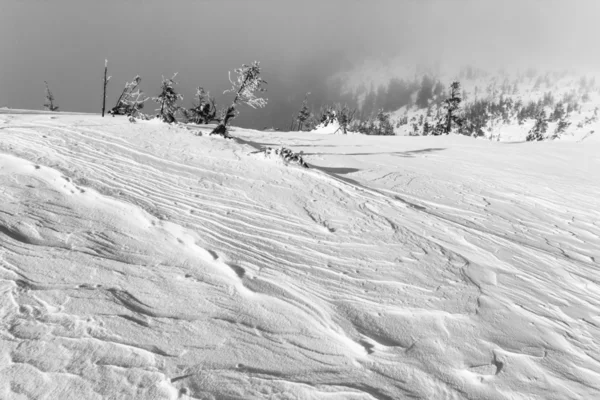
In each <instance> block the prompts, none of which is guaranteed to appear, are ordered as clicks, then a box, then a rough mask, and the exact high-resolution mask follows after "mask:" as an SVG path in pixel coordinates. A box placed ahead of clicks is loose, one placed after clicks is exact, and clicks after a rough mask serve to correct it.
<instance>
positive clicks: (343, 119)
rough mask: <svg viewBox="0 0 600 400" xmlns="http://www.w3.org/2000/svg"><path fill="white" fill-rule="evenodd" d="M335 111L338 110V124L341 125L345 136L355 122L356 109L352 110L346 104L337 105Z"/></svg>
mask: <svg viewBox="0 0 600 400" xmlns="http://www.w3.org/2000/svg"><path fill="white" fill-rule="evenodd" d="M335 109H336V117H337V120H338V123H339V124H340V129H341V130H342V133H343V134H347V133H348V127H349V126H350V125H351V124H352V122H353V121H354V116H355V115H356V109H355V108H350V107H348V105H346V104H344V105H341V104H337V105H336V106H335Z"/></svg>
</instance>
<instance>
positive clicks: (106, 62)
mask: <svg viewBox="0 0 600 400" xmlns="http://www.w3.org/2000/svg"><path fill="white" fill-rule="evenodd" d="M107 73H108V60H104V91H103V92H102V117H104V110H105V109H106V84H107V83H108V79H107V78H106V74H107Z"/></svg>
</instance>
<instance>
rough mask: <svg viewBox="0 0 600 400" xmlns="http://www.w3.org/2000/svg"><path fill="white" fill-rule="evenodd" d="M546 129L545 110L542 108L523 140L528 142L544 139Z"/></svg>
mask: <svg viewBox="0 0 600 400" xmlns="http://www.w3.org/2000/svg"><path fill="white" fill-rule="evenodd" d="M547 130H548V120H547V119H546V111H544V110H542V111H540V112H539V114H538V115H537V117H536V119H535V125H533V128H531V130H530V131H529V134H528V135H527V137H526V138H525V140H527V141H528V142H532V141H540V140H544V139H545V134H546V131H547Z"/></svg>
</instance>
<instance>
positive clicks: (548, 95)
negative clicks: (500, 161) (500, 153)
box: [331, 59, 600, 141]
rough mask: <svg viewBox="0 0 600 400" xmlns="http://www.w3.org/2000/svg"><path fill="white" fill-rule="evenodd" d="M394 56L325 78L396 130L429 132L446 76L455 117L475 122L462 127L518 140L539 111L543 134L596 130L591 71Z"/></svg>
mask: <svg viewBox="0 0 600 400" xmlns="http://www.w3.org/2000/svg"><path fill="white" fill-rule="evenodd" d="M402 62H403V60H400V59H398V60H392V61H390V62H388V63H382V62H375V61H371V62H365V63H363V64H361V65H359V66H356V67H354V68H353V69H351V70H348V71H345V72H341V73H339V74H336V75H334V76H333V77H332V78H331V80H332V82H337V84H338V86H340V88H341V89H340V90H341V93H342V95H343V96H345V97H346V98H352V99H354V100H355V102H356V104H357V107H358V108H359V110H360V111H361V113H362V118H363V119H364V118H368V117H369V116H372V115H374V114H375V113H376V112H377V111H378V110H380V109H382V110H384V111H385V112H387V113H389V115H390V117H391V120H392V122H393V123H394V125H395V133H396V134H397V135H417V136H418V135H428V134H431V133H430V130H431V127H432V126H434V125H435V124H436V123H437V121H438V120H439V118H440V113H442V114H443V107H442V103H443V101H444V99H446V98H447V97H448V87H449V85H450V83H451V82H453V81H458V82H460V85H461V89H462V90H461V97H462V103H461V106H460V110H461V114H462V116H463V118H464V119H465V121H466V123H467V125H469V124H471V125H473V124H475V125H477V126H475V127H468V128H467V129H466V131H468V132H463V134H467V135H469V136H478V137H483V138H487V139H491V140H495V141H524V140H525V138H526V136H527V134H528V133H529V131H530V130H531V129H532V127H533V126H534V124H535V120H536V117H537V116H538V114H539V113H540V112H541V111H543V112H544V113H545V117H544V119H545V120H546V121H547V122H548V127H547V131H546V133H545V135H544V136H545V139H548V140H550V139H552V140H554V139H559V140H566V141H577V140H581V139H582V138H584V137H587V136H589V135H592V134H594V133H595V132H599V131H600V76H598V73H597V71H585V72H582V71H579V72H578V71H569V70H559V71H556V70H553V71H545V70H536V69H520V70H519V69H515V70H512V71H507V70H503V69H500V70H497V71H490V70H484V69H479V68H476V67H471V66H468V67H462V68H446V69H444V68H442V67H441V66H439V65H438V66H435V67H425V66H419V67H411V68H408V67H406V66H405V65H404V64H403V63H402ZM560 121H562V124H563V125H562V126H561V127H559V122H560ZM557 131H558V132H557Z"/></svg>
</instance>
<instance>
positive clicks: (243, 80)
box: [211, 61, 267, 137]
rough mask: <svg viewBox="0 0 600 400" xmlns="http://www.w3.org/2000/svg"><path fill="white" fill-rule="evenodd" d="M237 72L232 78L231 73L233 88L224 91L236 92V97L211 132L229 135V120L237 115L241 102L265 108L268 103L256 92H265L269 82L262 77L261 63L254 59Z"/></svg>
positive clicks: (236, 70)
mask: <svg viewBox="0 0 600 400" xmlns="http://www.w3.org/2000/svg"><path fill="white" fill-rule="evenodd" d="M234 72H235V73H236V74H237V78H236V79H235V81H234V80H232V79H231V73H230V74H229V82H231V89H229V90H226V91H225V92H224V93H235V98H234V99H233V102H232V103H231V105H230V106H229V107H228V108H227V109H226V110H225V111H223V112H222V113H221V115H222V116H223V118H222V120H221V121H220V122H219V125H217V127H216V128H215V129H213V131H212V132H211V134H217V135H221V136H224V137H228V136H229V135H228V134H227V126H228V124H229V120H231V119H233V118H235V117H236V115H237V113H238V111H237V106H238V105H239V104H240V103H243V104H246V105H248V106H250V107H252V108H263V107H264V106H266V105H267V100H266V99H263V98H262V97H257V96H256V94H255V93H256V92H265V91H266V89H265V88H264V87H263V85H264V84H266V83H267V82H266V81H265V80H264V79H262V78H261V77H260V63H259V62H258V61H254V62H253V63H252V64H251V65H246V64H243V65H242V67H241V68H237V69H235V70H234Z"/></svg>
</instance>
